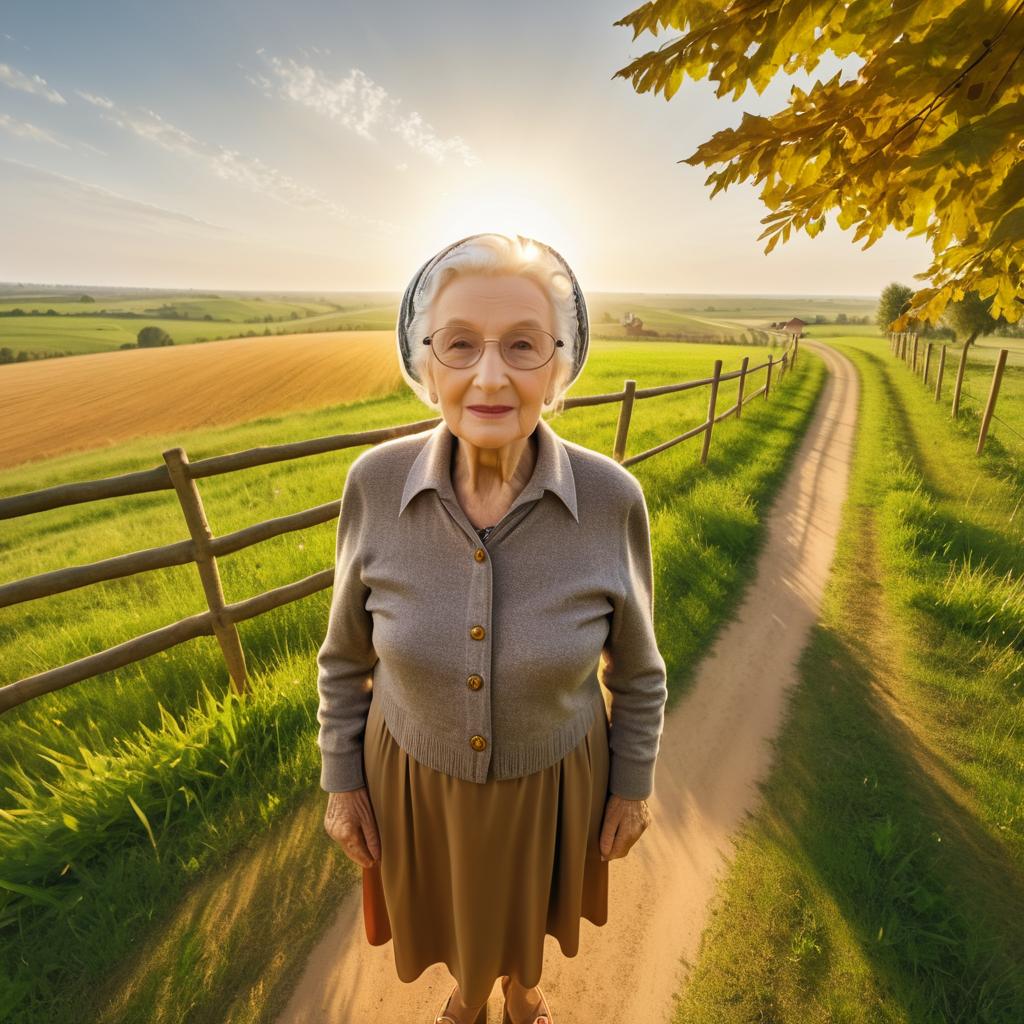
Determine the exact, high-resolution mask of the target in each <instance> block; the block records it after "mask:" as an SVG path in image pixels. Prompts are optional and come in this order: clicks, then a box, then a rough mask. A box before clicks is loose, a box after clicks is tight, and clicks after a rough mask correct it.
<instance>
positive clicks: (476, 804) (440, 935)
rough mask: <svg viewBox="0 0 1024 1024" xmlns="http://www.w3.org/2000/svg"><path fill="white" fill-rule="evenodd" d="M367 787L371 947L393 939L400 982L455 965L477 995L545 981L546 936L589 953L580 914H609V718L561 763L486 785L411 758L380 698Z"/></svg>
mask: <svg viewBox="0 0 1024 1024" xmlns="http://www.w3.org/2000/svg"><path fill="white" fill-rule="evenodd" d="M363 760H364V766H365V775H366V785H367V789H368V793H369V797H370V803H371V806H372V807H373V812H374V817H375V818H376V821H377V829H378V831H379V833H380V842H381V855H380V859H379V860H378V861H377V863H376V864H375V865H374V866H373V867H372V868H364V869H363V920H364V924H365V927H366V937H367V939H368V940H369V942H370V944H371V945H374V946H380V945H383V944H384V943H385V942H387V941H388V940H389V939H391V940H393V941H394V956H395V967H396V969H397V972H398V977H399V978H400V980H402V981H405V982H411V981H415V980H416V978H418V977H419V975H420V974H422V972H423V971H424V970H425V969H426V968H427V967H429V966H430V965H431V964H434V963H444V964H447V966H448V970H449V971H450V972H451V974H452V976H453V977H454V978H455V980H456V981H457V982H458V984H459V990H460V993H461V995H462V998H463V1000H464V1001H465V1002H466V1003H468V1004H469V1005H476V1004H480V1003H483V1002H484V1001H485V1000H486V999H487V998H488V996H489V995H490V993H491V989H492V987H493V985H494V982H495V980H496V979H497V978H498V977H500V976H501V975H503V974H511V975H514V976H515V977H516V978H518V979H519V982H520V983H521V984H522V985H524V986H526V987H527V988H530V987H532V986H534V985H536V984H538V982H539V981H540V978H541V970H542V967H543V960H544V936H545V935H546V934H550V935H553V936H555V938H556V939H557V940H558V944H559V946H560V947H561V950H562V953H563V954H564V955H565V956H569V957H572V956H576V954H577V953H578V951H579V933H580V918H581V917H586V918H587V919H588V920H590V921H592V922H593V923H594V924H596V925H603V924H605V923H606V922H607V920H608V862H607V861H602V860H601V854H600V850H599V848H598V840H599V838H600V831H601V825H602V823H603V819H604V808H605V802H606V800H607V796H608V761H609V753H608V718H607V714H606V713H605V711H604V710H603V709H599V710H598V712H597V714H596V715H595V716H594V724H593V725H592V726H591V728H590V731H589V732H588V733H587V735H585V736H584V737H583V739H582V740H581V741H580V742H579V743H578V744H577V745H576V747H575V748H574V749H573V750H571V751H570V752H569V753H568V754H566V755H565V756H564V757H563V758H562V759H561V760H560V761H558V762H556V763H555V764H553V765H551V766H550V767H548V768H545V769H543V770H542V771H539V772H534V773H533V774H531V775H525V776H523V777H521V778H517V779H491V780H489V781H488V782H485V783H483V784H481V783H478V782H467V781H464V780H462V779H457V778H454V777H453V776H450V775H447V774H445V773H444V772H439V771H435V770H434V769H432V768H428V767H426V766H425V765H423V764H421V763H420V762H418V761H416V760H414V759H413V758H412V757H410V756H409V755H408V754H407V753H406V752H405V751H404V750H403V749H402V748H401V747H400V746H399V745H398V743H397V742H396V740H395V739H394V737H393V736H392V735H391V733H390V732H389V730H388V728H387V725H386V724H385V722H384V716H383V715H382V714H381V711H380V707H379V705H378V702H377V701H375V700H374V701H372V702H371V704H370V712H369V716H368V718H367V722H366V733H365V737H364V741H363Z"/></svg>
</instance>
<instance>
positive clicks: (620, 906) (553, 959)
mask: <svg viewBox="0 0 1024 1024" xmlns="http://www.w3.org/2000/svg"><path fill="white" fill-rule="evenodd" d="M801 345H802V346H804V347H805V348H808V349H810V348H813V349H814V350H815V351H816V352H817V353H818V354H819V355H820V356H821V358H822V359H823V360H824V361H825V363H826V365H827V367H828V371H829V379H828V380H827V382H826V384H825V388H824V394H823V395H822V396H821V400H820V403H819V405H818V408H817V411H816V413H815V416H814V419H813V422H812V423H811V425H810V429H809V430H808V432H807V436H806V437H805V438H804V440H803V442H802V444H801V446H800V450H799V452H798V454H797V456H796V459H795V461H794V465H793V469H792V471H791V472H790V475H789V477H788V478H787V480H786V482H785V485H784V487H783V489H782V491H781V494H780V495H779V498H778V501H777V502H776V503H775V505H774V506H773V508H772V510H771V512H770V513H769V516H768V522H767V528H768V536H767V540H766V544H765V547H764V549H763V551H762V554H761V556H760V559H759V561H758V564H757V575H756V578H755V579H754V580H753V581H752V582H751V585H750V587H749V589H748V590H747V592H746V594H745V597H744V600H743V602H742V603H741V605H740V607H739V609H738V613H737V616H736V618H735V620H734V621H733V622H731V623H730V624H729V625H728V626H726V627H725V628H724V629H723V630H722V632H721V634H720V635H719V637H718V639H717V640H716V642H715V644H714V646H713V647H712V649H711V650H710V651H709V653H708V655H707V657H706V658H705V659H704V661H703V662H702V663H701V666H700V669H699V671H698V674H697V678H696V680H695V682H694V686H693V689H692V690H691V691H690V692H689V693H688V694H687V695H686V696H685V697H684V698H683V699H682V700H681V701H680V702H679V704H677V705H676V706H675V708H673V710H672V712H671V713H670V714H669V715H668V716H667V718H666V721H665V731H664V734H663V738H662V746H661V753H660V755H659V760H658V769H657V775H656V781H655V792H654V795H653V796H652V798H651V800H650V801H649V803H650V806H651V810H652V813H653V816H654V822H653V824H652V825H651V827H650V828H649V829H648V830H647V832H646V833H645V834H644V836H643V837H642V839H641V840H640V841H639V842H638V843H637V845H636V846H634V847H633V849H632V850H631V851H630V854H629V856H628V857H626V858H624V859H622V860H616V861H613V862H612V864H611V865H610V869H611V884H610V902H609V919H608V923H607V924H606V925H605V926H604V927H603V928H598V927H596V926H595V925H593V924H591V923H590V922H589V921H587V920H583V921H581V923H580V928H581V933H580V953H579V956H577V957H574V958H566V957H563V956H562V953H561V950H560V948H559V946H558V943H557V941H556V940H555V939H554V938H552V937H551V936H550V935H549V936H547V940H546V941H547V946H546V950H545V953H546V956H545V967H544V977H543V979H542V981H541V984H542V985H543V987H544V991H545V994H546V995H547V996H548V997H549V999H550V1002H551V1010H552V1013H553V1015H554V1019H555V1020H556V1021H558V1024H594V1022H596V1021H604V1020H607V1021H612V1020H614V1021H627V1020H630V1021H632V1020H636V1021H645V1022H650V1024H662V1022H667V1021H669V1020H670V1019H671V1017H672V1010H673V1006H674V999H673V997H674V996H675V994H676V992H677V991H679V989H680V988H681V987H682V985H683V984H684V983H685V981H686V978H687V976H688V974H689V965H690V964H692V962H693V961H694V959H695V957H696V954H697V950H698V946H699V942H700V936H701V932H702V930H703V928H704V924H705V921H706V915H707V908H708V903H709V901H710V899H711V897H712V895H713V894H714V891H715V885H716V883H717V881H718V880H719V878H720V877H721V876H722V875H723V874H724V873H725V871H726V870H727V868H728V866H729V861H730V860H731V855H732V844H731V841H730V837H731V836H732V834H733V833H734V831H735V830H736V828H737V826H739V825H740V824H741V822H742V821H743V818H744V817H745V815H746V814H747V813H748V811H750V810H752V809H753V808H754V806H755V804H756V802H757V801H758V799H759V791H758V789H757V782H758V780H760V779H762V778H763V777H764V776H765V774H766V773H767V769H768V767H769V765H770V762H771V756H772V753H771V745H770V742H769V741H770V739H771V738H772V737H773V736H774V735H775V734H776V732H777V730H778V728H779V725H780V723H781V719H782V714H783V711H784V708H785V699H786V691H787V689H788V688H789V687H790V685H791V684H792V683H794V682H795V679H796V662H797V659H798V657H799V655H800V653H801V651H802V650H803V648H804V646H805V644H806V642H807V638H808V633H809V631H810V628H811V626H812V624H813V623H814V621H815V619H816V616H817V610H818V607H819V603H820V600H821V594H822V591H823V589H824V584H825V580H826V577H827V575H828V572H829V567H830V565H831V562H832V555H833V552H834V549H835V539H836V535H837V533H838V528H839V517H840V511H841V507H842V503H843V500H844V498H845V495H846V484H847V475H848V470H849V466H850V462H851V458H852V447H853V440H854V431H855V426H856V417H857V399H858V381H857V375H856V371H855V369H854V367H853V365H852V363H850V361H849V360H848V359H847V358H846V357H845V356H842V355H840V354H839V353H837V352H836V351H835V350H834V349H831V348H828V347H827V346H824V345H819V344H817V343H815V342H811V341H803V342H801ZM361 914H362V905H361V892H360V890H359V888H358V887H357V888H356V890H355V891H354V892H353V893H352V894H351V896H350V897H349V898H348V899H347V900H346V901H345V902H344V904H343V905H342V906H341V907H340V908H339V910H338V915H337V919H336V920H335V922H334V923H333V924H332V926H331V927H330V928H329V929H328V931H327V932H326V933H325V934H324V936H323V938H322V940H321V941H320V942H319V943H318V945H317V946H316V948H315V949H314V951H313V954H312V955H311V957H310V958H309V960H308V962H307V964H306V969H305V970H304V972H303V975H302V977H301V978H300V980H299V983H298V986H297V987H296V990H295V992H294V994H293V997H292V999H291V1001H290V1002H289V1004H288V1006H287V1007H286V1008H285V1012H284V1013H283V1014H282V1015H281V1016H280V1017H279V1019H278V1024H300V1022H301V1024H321V1022H323V1024H327V1022H330V1024H350V1022H351V1024H356V1022H362V1021H401V1022H403V1024H427V1022H428V1021H429V1020H430V1019H431V1016H430V1015H431V1014H432V1013H434V1012H436V1010H437V1007H438V1006H439V1005H440V1002H441V999H443V998H444V996H445V995H446V994H447V992H448V990H449V988H450V986H451V980H450V976H449V973H448V970H447V968H446V967H445V966H444V965H443V964H434V965H432V966H431V967H430V968H428V969H427V970H426V971H424V973H423V974H422V975H421V976H420V978H419V979H417V981H416V982H415V983H413V984H408V985H407V984H403V983H402V982H401V981H399V980H398V978H397V976H396V974H395V971H394V960H393V954H392V948H393V947H392V945H391V943H387V944H386V945H384V946H370V945H369V944H368V943H367V942H366V940H365V935H364V932H363V925H362V917H361ZM500 1013H501V989H500V987H499V986H498V985H497V984H496V985H495V987H494V991H493V992H492V994H491V1003H490V1010H489V1016H490V1019H491V1020H492V1021H497V1020H499V1019H500Z"/></svg>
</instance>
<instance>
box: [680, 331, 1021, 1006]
mask: <svg viewBox="0 0 1024 1024" xmlns="http://www.w3.org/2000/svg"><path fill="white" fill-rule="evenodd" d="M836 347H837V348H838V349H839V350H840V351H841V352H843V353H845V354H847V355H848V356H849V357H850V358H851V359H852V360H853V362H854V364H855V366H856V369H857V372H858V374H859V376H860V381H861V388H862V391H861V411H860V420H859V428H858V439H857V446H856V461H855V465H854V469H853V474H852V476H851V484H850V496H849V499H848V503H847V506H846V509H845V515H844V522H843V528H842V532H841V535H840V538H839V545H838V549H837V554H836V561H835V565H834V568H833V575H832V577H831V579H830V582H829V586H828V589H827V592H826V595H825V602H824V606H823V611H822V616H821V619H820V622H819V624H818V626H817V627H816V628H815V632H814V635H813V639H812V642H811V643H810V645H809V646H808V648H807V649H806V650H805V652H804V655H803V659H802V663H801V675H800V680H799V684H798V686H797V689H796V691H795V693H794V696H793V699H792V701H791V705H790V712H789V718H788V721H787V723H786V725H785V728H784V731H783V734H782V736H781V741H780V744H779V746H778V748H777V753H776V761H775V763H774V766H773V769H772V773H771V776H770V778H769V780H768V782H767V784H766V787H765V790H764V792H765V803H764V805H763V806H762V808H761V810H760V811H759V812H758V813H757V814H756V815H755V817H754V818H753V820H752V821H751V822H750V823H749V824H748V825H747V826H746V827H745V828H744V829H743V832H742V834H741V835H740V836H739V837H738V840H737V842H738V846H737V856H736V860H735V862H734V864H733V866H732V868H731V870H730V872H729V874H728V876H727V878H726V880H725V882H724V883H723V885H722V887H721V889H720V890H719V893H718V895H717V897H716V903H715V906H714V908H713V911H714V912H713V916H712V918H711V924H710V926H709V928H708V930H707V931H706V932H705V934H704V936H703V940H702V945H701V950H700V955H699V958H698V960H697V963H696V969H695V972H694V974H693V977H692V979H691V982H690V984H689V986H688V988H687V990H686V991H685V993H684V996H683V999H682V1001H681V1003H680V1005H679V1007H678V1008H677V1012H676V1015H675V1017H674V1021H675V1022H676V1024H682V1022H687V1024H690V1022H693V1024H696V1022H701V1024H703V1022H705V1021H712V1020H713V1021H716V1022H723V1024H732V1022H735V1024H739V1022H748V1021H755V1020H771V1021H775V1022H779V1024H788V1022H792V1024H808V1022H810V1024H818V1022H832V1021H844V1022H851V1024H852V1022H865V1024H866V1022H880V1021H894V1022H896V1021H898V1022H930V1021H965V1022H966V1021H971V1022H986V1024H995V1022H1000V1024H1002V1022H1005V1024H1016V1022H1019V1021H1021V1020H1024V974H1022V973H1021V970H1020V965H1021V963H1024V871H1022V869H1024V704H1022V703H1021V690H1022V689H1024V590H1022V586H1021V580H1022V577H1024V520H1022V518H1021V515H1020V510H1021V496H1022V494H1024V474H1021V472H1020V468H1021V461H1019V460H1017V461H1015V460H1014V456H1013V453H1011V452H1009V451H1008V450H1007V449H1006V448H1004V447H1003V446H1000V445H993V446H992V448H991V449H986V452H985V453H984V455H983V456H982V458H981V459H980V460H979V459H978V458H977V457H976V456H975V455H974V446H975V441H976V436H977V427H978V421H977V416H976V413H975V412H974V411H972V407H971V406H970V405H968V406H967V407H966V408H965V410H964V415H963V417H962V419H961V420H959V421H956V422H954V421H952V420H950V419H949V410H948V401H945V400H944V402H943V404H941V405H937V404H936V403H934V402H933V401H932V399H931V391H930V389H928V390H926V389H925V388H923V386H922V385H921V383H920V382H919V381H918V380H917V379H915V378H914V377H913V375H912V374H911V373H910V372H909V370H908V369H907V368H906V367H905V366H904V365H903V363H902V362H900V361H899V360H898V359H895V358H894V357H893V356H891V355H890V354H889V351H888V347H887V345H886V344H885V343H884V342H879V341H871V340H869V339H857V338H853V337H847V338H845V339H836ZM1022 378H1024V371H1021V370H1019V369H1018V370H1017V371H1016V372H1015V373H1014V374H1013V375H1012V376H1011V378H1010V381H1009V383H1010V389H1009V390H1010V393H1011V395H1012V396H1013V398H1012V401H1011V402H1010V403H1008V405H1009V406H1010V407H1011V408H1015V409H1017V410H1019V408H1020V405H1019V402H1020V394H1021V390H1022V383H1024V380H1022ZM950 385H951V382H950ZM945 396H946V397H947V398H948V389H946V390H945ZM1018 415H1019V414H1018ZM1017 424H1018V426H1020V425H1021V424H1020V419H1019V418H1018V419H1017ZM1018 451H1020V449H1019V450H1018Z"/></svg>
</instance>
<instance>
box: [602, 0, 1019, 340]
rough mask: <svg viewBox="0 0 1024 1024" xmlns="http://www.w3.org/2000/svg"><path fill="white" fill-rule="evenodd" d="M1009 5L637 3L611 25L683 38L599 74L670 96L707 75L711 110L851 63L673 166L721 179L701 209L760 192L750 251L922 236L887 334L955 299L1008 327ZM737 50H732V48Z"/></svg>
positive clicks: (1015, 186) (942, 1) (1014, 189)
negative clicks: (820, 237)
mask: <svg viewBox="0 0 1024 1024" xmlns="http://www.w3.org/2000/svg"><path fill="white" fill-rule="evenodd" d="M1022 22H1024V0H970V2H962V0H932V2H931V3H924V2H918V3H914V2H913V0H911V2H910V3H906V4H892V3H890V2H889V0H838V2H836V3H815V2H813V0H811V2H807V0H733V2H731V3H730V2H727V0H712V2H708V0H651V2H650V3H646V4H644V5H643V6H642V7H639V8H637V9H636V10H634V11H633V12H632V13H630V14H628V15H626V16H625V17H624V18H622V19H621V20H619V21H617V22H615V24H616V25H625V26H628V27H631V28H632V29H633V38H634V39H635V38H636V37H637V36H638V35H640V33H641V32H644V31H650V32H651V33H652V34H654V35H657V33H658V31H659V30H660V29H661V28H675V29H679V30H680V31H682V32H683V35H682V36H681V37H679V38H677V39H674V40H670V41H669V42H668V43H666V45H664V46H662V47H661V48H659V49H657V50H652V51H650V52H648V53H645V54H643V55H641V56H640V57H638V58H637V59H636V60H634V61H632V62H631V63H630V64H628V65H627V66H626V67H624V68H622V69H620V70H619V71H617V72H616V73H615V75H613V78H619V77H623V78H628V79H631V80H632V84H633V87H634V88H635V89H636V90H637V91H638V92H647V91H649V90H651V89H653V90H654V91H655V92H656V93H657V92H662V93H663V94H664V96H665V99H666V100H668V99H671V98H672V96H673V95H674V94H675V92H676V91H677V90H678V88H679V86H680V85H681V84H682V81H683V78H684V76H686V75H689V76H690V77H691V78H693V79H695V80H696V79H701V78H703V77H705V75H707V76H708V77H709V78H710V79H711V80H712V81H715V82H718V87H717V88H716V90H715V92H716V95H718V96H724V95H725V94H727V93H729V92H732V93H733V94H734V98H737V99H738V98H739V97H740V96H741V95H742V94H743V92H744V90H745V89H746V87H747V85H752V86H753V87H754V89H755V90H756V91H757V92H758V93H761V92H763V91H764V89H765V87H766V86H767V85H768V83H769V82H770V81H771V80H772V78H774V77H775V74H776V72H777V71H779V70H780V69H781V70H783V71H785V72H793V71H796V70H797V69H804V70H806V71H809V72H810V71H813V70H814V68H815V67H816V66H817V64H818V61H819V59H820V57H821V55H822V54H823V53H824V52H825V51H826V50H831V51H832V52H833V53H834V54H835V55H836V56H837V57H839V58H843V57H848V56H850V55H851V54H853V55H857V56H859V57H860V58H862V59H863V61H864V63H863V65H862V67H861V68H860V71H859V74H858V75H857V77H856V79H853V80H850V81H846V82H842V81H840V78H841V76H842V72H841V71H839V72H837V73H836V74H835V75H834V76H833V77H832V78H830V79H828V80H827V81H825V82H817V83H815V84H814V85H813V86H812V87H811V89H810V90H809V91H808V92H803V91H802V90H801V89H800V88H798V87H797V86H793V88H792V90H791V92H790V99H789V103H788V105H787V106H785V107H783V109H782V110H780V111H778V112H777V113H775V114H772V115H771V116H770V117H760V116H756V115H753V114H750V113H746V112H745V113H744V114H743V117H742V120H741V121H740V124H739V127H737V128H735V129H726V130H724V131H720V132H716V133H715V134H714V135H713V136H712V137H711V138H710V139H709V140H707V141H705V142H703V143H702V144H701V145H700V146H699V147H698V148H697V150H696V151H695V152H694V153H693V154H691V155H690V156H689V157H686V158H685V162H686V163H688V164H693V165H697V164H704V165H705V166H712V165H715V164H724V167H723V168H722V169H721V170H719V171H715V172H712V173H711V174H710V175H709V176H708V178H707V179H706V181H705V184H707V185H712V184H713V185H714V189H713V190H712V192H711V195H712V196H714V195H716V194H717V193H718V192H719V191H721V190H723V189H726V188H728V186H729V185H731V184H734V183H735V182H737V181H741V180H745V179H748V178H749V179H752V181H753V182H754V183H761V182H763V183H764V187H763V189H762V191H761V193H760V195H761V199H762V200H763V201H764V203H765V205H766V206H767V207H768V209H769V210H770V211H771V212H770V213H769V214H768V215H767V216H766V217H764V218H763V219H762V221H761V223H762V224H766V225H767V227H766V228H765V230H764V231H763V232H762V233H761V235H760V236H759V237H761V238H765V237H768V236H770V237H769V241H768V244H767V245H766V247H765V253H769V252H771V251H772V249H773V248H774V247H775V245H776V243H777V242H778V241H779V239H780V238H781V239H782V241H784V242H785V241H786V240H788V238H789V235H790V232H791V231H792V229H794V228H796V229H801V228H802V229H804V230H806V231H807V233H808V234H809V235H810V236H811V237H813V236H815V235H817V234H818V233H819V232H821V231H822V230H823V228H824V227H825V219H826V214H827V213H828V211H830V210H833V209H835V210H838V217H837V220H838V223H839V226H840V227H841V228H843V229H844V230H846V229H847V228H850V227H853V226H854V225H856V232H855V234H854V236H853V240H854V241H857V240H859V239H861V238H866V239H867V241H866V242H865V244H864V246H863V248H864V249H867V248H869V247H870V246H871V245H873V244H874V243H875V242H876V241H877V240H878V239H879V238H880V237H881V236H882V235H883V234H884V232H885V230H886V229H887V228H888V227H890V226H891V227H895V228H897V229H898V230H901V231H904V230H905V231H908V232H909V233H910V234H911V235H916V234H921V233H922V232H923V233H925V235H926V236H927V238H928V239H929V241H930V242H931V246H932V252H933V259H932V265H931V266H930V267H929V268H928V270H927V271H926V272H924V273H922V274H916V275H915V277H917V278H918V279H920V280H928V281H929V282H930V284H929V286H927V287H921V288H919V289H918V290H917V291H916V292H914V294H913V297H912V300H911V302H910V304H909V306H908V308H907V309H906V310H905V311H904V312H903V314H902V315H901V316H900V317H898V318H897V319H896V321H894V322H893V323H891V324H890V325H889V328H890V329H892V330H906V329H907V325H908V323H909V322H910V321H911V319H918V320H920V321H922V322H927V323H937V322H938V320H939V318H940V317H941V315H942V313H943V311H944V310H945V308H946V306H947V305H948V304H949V303H950V302H952V301H957V300H961V299H963V298H964V296H965V295H966V293H967V292H968V291H970V290H972V289H974V290H976V291H977V292H978V294H979V296H980V297H981V298H986V299H987V298H991V299H992V312H993V315H995V316H1000V315H1002V316H1004V317H1005V318H1006V319H1007V320H1008V321H1009V322H1011V323H1015V322H1016V321H1017V320H1019V319H1020V318H1021V316H1022V315H1024V280H1022V277H1024V162H1022V160H1021V144H1022V143H1024V60H1022V59H1020V58H1021V57H1022V54H1024V25H1022ZM748 51H749V52H748Z"/></svg>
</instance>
